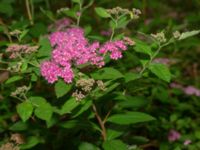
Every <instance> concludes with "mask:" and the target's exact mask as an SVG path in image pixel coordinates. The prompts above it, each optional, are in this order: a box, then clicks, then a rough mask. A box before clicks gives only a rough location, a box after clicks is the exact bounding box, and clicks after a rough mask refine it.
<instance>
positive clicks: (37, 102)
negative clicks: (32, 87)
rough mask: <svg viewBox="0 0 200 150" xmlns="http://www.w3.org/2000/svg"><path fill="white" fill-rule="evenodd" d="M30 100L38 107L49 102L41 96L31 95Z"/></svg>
mask: <svg viewBox="0 0 200 150" xmlns="http://www.w3.org/2000/svg"><path fill="white" fill-rule="evenodd" d="M28 100H29V101H30V102H31V103H32V104H33V105H34V106H36V107H40V105H43V104H45V103H47V101H46V99H45V98H43V97H39V96H33V97H30V98H29V99H28Z"/></svg>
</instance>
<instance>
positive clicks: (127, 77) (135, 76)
mask: <svg viewBox="0 0 200 150" xmlns="http://www.w3.org/2000/svg"><path fill="white" fill-rule="evenodd" d="M139 77H140V75H139V74H136V73H131V72H128V73H126V74H125V77H124V78H125V82H126V83H128V82H130V81H134V80H136V79H138V78H139Z"/></svg>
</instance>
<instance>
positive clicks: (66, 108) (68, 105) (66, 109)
mask: <svg viewBox="0 0 200 150" xmlns="http://www.w3.org/2000/svg"><path fill="white" fill-rule="evenodd" d="M79 104H80V103H79V102H77V101H76V100H75V98H71V99H69V100H67V101H66V102H65V104H64V105H63V106H62V108H61V110H60V114H66V113H71V111H72V110H73V109H74V108H76V107H77V106H78V105H79Z"/></svg>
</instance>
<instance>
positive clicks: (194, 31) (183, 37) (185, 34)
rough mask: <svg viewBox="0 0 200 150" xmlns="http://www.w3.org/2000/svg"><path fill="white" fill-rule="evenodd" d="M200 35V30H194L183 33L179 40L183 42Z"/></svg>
mask: <svg viewBox="0 0 200 150" xmlns="http://www.w3.org/2000/svg"><path fill="white" fill-rule="evenodd" d="M199 33H200V30H193V31H188V32H183V33H182V34H181V35H180V37H179V39H178V40H183V39H186V38H189V37H191V36H195V35H197V34H199Z"/></svg>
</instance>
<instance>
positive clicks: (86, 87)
mask: <svg viewBox="0 0 200 150" xmlns="http://www.w3.org/2000/svg"><path fill="white" fill-rule="evenodd" d="M94 83H95V80H94V79H80V80H78V81H77V82H76V86H77V87H79V88H81V90H83V91H84V92H90V91H91V90H92V87H93V85H94Z"/></svg>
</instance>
